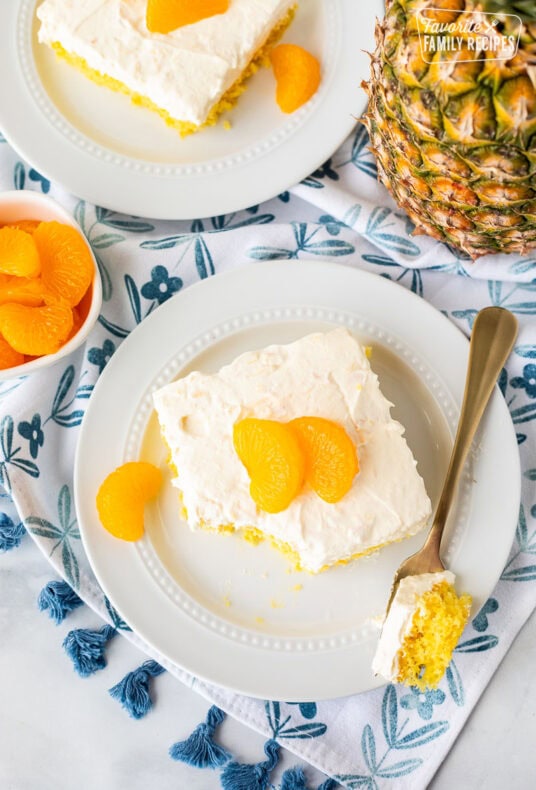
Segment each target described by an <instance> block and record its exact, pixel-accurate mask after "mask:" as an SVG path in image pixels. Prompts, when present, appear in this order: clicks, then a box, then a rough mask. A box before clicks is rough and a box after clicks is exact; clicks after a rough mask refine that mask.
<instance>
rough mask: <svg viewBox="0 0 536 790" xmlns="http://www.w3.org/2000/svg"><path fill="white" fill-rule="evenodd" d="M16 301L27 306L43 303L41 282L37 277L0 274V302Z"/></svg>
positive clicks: (36, 305)
mask: <svg viewBox="0 0 536 790" xmlns="http://www.w3.org/2000/svg"><path fill="white" fill-rule="evenodd" d="M6 302H18V304H25V305H27V306H29V307H38V306H39V305H41V304H43V284H42V283H41V279H40V278H39V277H15V276H12V275H9V274H0V304H5V303H6Z"/></svg>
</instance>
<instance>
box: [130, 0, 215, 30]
mask: <svg viewBox="0 0 536 790" xmlns="http://www.w3.org/2000/svg"><path fill="white" fill-rule="evenodd" d="M228 8H229V0H148V2H147V16H146V23H147V29H148V30H149V32H150V33H171V31H172V30H176V29H177V28H178V27H183V26H184V25H193V24H194V23H195V22H200V21H201V20H202V19H207V17H210V16H215V15H216V14H224V13H225V12H226V11H227V9H228Z"/></svg>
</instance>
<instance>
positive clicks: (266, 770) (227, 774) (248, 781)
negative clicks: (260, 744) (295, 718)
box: [221, 740, 279, 790]
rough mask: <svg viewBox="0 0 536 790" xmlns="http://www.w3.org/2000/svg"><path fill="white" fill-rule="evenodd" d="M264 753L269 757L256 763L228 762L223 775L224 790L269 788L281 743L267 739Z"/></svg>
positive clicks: (259, 789) (265, 789) (264, 789)
mask: <svg viewBox="0 0 536 790" xmlns="http://www.w3.org/2000/svg"><path fill="white" fill-rule="evenodd" d="M264 753H265V754H266V757H267V758H268V759H267V760H265V761H264V762H262V763H257V764H256V765H242V764H241V763H235V762H232V763H228V765H227V766H226V767H225V768H224V770H223V773H222V775H221V786H222V787H223V790H267V788H268V782H269V780H270V773H271V772H272V771H273V769H274V768H275V766H276V765H277V762H278V760H279V745H278V744H277V743H276V741H272V740H270V741H267V742H266V744H265V746H264Z"/></svg>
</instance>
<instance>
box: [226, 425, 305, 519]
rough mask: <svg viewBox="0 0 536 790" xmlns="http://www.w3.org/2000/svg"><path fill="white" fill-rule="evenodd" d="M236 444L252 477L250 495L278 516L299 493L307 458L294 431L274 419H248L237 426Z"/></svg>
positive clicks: (234, 432) (260, 506)
mask: <svg viewBox="0 0 536 790" xmlns="http://www.w3.org/2000/svg"><path fill="white" fill-rule="evenodd" d="M233 443H234V447H235V450H236V453H237V455H238V457H239V458H240V460H241V461H242V463H243V464H244V466H245V467H246V471H247V473H248V475H249V478H250V481H251V483H250V494H251V497H252V499H253V501H254V502H255V503H256V504H257V505H258V506H259V508H260V509H261V510H264V511H266V512H267V513H279V512H280V511H282V510H286V508H287V507H288V506H289V505H290V503H291V502H292V500H293V499H294V498H295V496H296V495H297V494H298V493H299V491H300V489H301V487H302V485H303V479H304V473H305V459H304V457H303V453H302V451H301V448H300V445H299V443H298V439H297V436H296V434H295V433H294V431H292V430H291V429H290V428H289V427H288V425H286V424H284V423H281V422H276V421H275V420H260V419H256V418H254V417H248V418H246V419H244V420H240V421H239V422H237V423H235V425H234V429H233Z"/></svg>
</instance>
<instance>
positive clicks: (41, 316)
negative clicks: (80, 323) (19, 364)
mask: <svg viewBox="0 0 536 790" xmlns="http://www.w3.org/2000/svg"><path fill="white" fill-rule="evenodd" d="M72 326H73V313H72V310H71V308H70V307H69V306H68V305H66V304H64V303H63V302H57V303H55V304H49V305H43V306H42V307H27V306H26V305H22V304H16V303H14V302H8V303H7V304H3V305H0V333H1V334H2V335H3V336H4V338H5V340H7V342H8V343H9V344H10V346H11V347H12V348H14V349H15V351H18V352H19V353H20V354H28V355H29V356H42V355H43V354H55V353H56V351H58V349H59V348H60V347H61V346H62V345H63V343H64V342H65V341H66V339H67V337H68V336H69V332H70V331H71V328H72Z"/></svg>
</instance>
